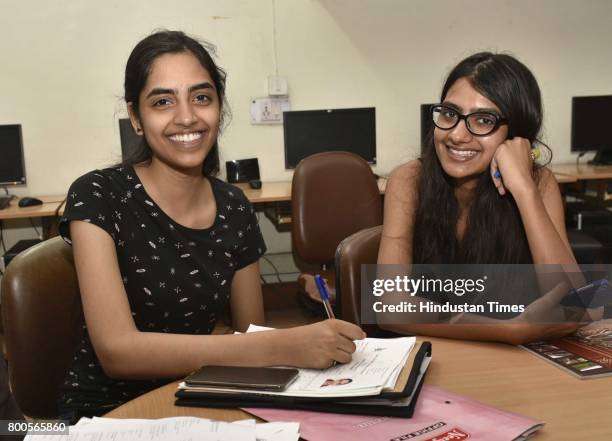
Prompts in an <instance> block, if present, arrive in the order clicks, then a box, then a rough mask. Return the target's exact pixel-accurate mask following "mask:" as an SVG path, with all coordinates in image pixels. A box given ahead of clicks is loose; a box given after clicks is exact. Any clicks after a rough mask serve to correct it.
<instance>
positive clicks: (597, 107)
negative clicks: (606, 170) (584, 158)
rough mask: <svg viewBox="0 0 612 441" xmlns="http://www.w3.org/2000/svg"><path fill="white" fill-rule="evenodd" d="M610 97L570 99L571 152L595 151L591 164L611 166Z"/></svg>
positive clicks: (611, 107) (611, 115) (611, 98)
mask: <svg viewBox="0 0 612 441" xmlns="http://www.w3.org/2000/svg"><path fill="white" fill-rule="evenodd" d="M611 120H612V95H601V96H575V97H573V98H572V144H571V150H572V152H585V151H590V150H596V151H597V154H596V155H595V158H593V160H592V161H591V163H592V164H612V138H610V134H609V124H610V121H611Z"/></svg>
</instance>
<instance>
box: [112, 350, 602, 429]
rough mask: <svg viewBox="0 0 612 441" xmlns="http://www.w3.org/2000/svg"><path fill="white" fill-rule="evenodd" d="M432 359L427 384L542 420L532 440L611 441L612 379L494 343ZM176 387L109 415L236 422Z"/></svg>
mask: <svg viewBox="0 0 612 441" xmlns="http://www.w3.org/2000/svg"><path fill="white" fill-rule="evenodd" d="M427 340H429V341H431V342H432V343H433V359H432V362H431V365H430V367H429V371H428V374H427V377H426V383H427V384H431V385H434V386H438V387H442V388H445V389H447V390H449V391H452V392H455V393H458V394H462V395H465V396H468V397H470V398H473V399H476V400H478V401H481V402H483V403H486V404H489V405H492V406H495V407H498V408H500V409H503V410H506V411H511V412H516V413H519V414H522V415H525V416H529V417H532V418H537V419H541V420H543V421H544V422H546V425H545V426H544V428H543V429H542V430H540V431H539V432H538V435H537V436H536V437H534V441H538V440H553V439H554V440H570V439H571V440H573V439H581V440H582V439H609V436H610V434H611V433H612V420H611V418H610V414H609V412H610V409H612V377H608V378H600V379H593V380H578V379H576V378H574V377H572V376H570V375H568V374H567V373H565V372H563V371H561V370H560V369H558V368H556V367H554V366H552V365H550V364H548V363H546V362H544V361H542V360H540V359H538V358H536V357H535V356H533V355H531V354H529V353H527V352H526V351H524V350H522V349H520V348H518V347H514V346H509V345H504V344H497V343H478V342H466V341H458V340H448V339H441V338H427ZM176 386H177V383H171V384H168V385H166V386H163V387H161V388H159V389H156V390H154V391H152V392H149V393H148V394H146V395H143V396H141V397H139V398H137V399H135V400H133V401H130V402H129V403H126V404H124V405H123V406H121V407H119V408H117V409H115V410H114V411H112V412H110V413H109V414H108V415H107V416H109V417H117V418H161V417H168V416H180V415H191V416H199V417H202V418H213V419H218V420H224V421H234V420H237V419H241V418H245V416H246V414H245V413H244V412H242V411H240V410H238V409H206V408H194V407H177V406H174V392H175V391H176Z"/></svg>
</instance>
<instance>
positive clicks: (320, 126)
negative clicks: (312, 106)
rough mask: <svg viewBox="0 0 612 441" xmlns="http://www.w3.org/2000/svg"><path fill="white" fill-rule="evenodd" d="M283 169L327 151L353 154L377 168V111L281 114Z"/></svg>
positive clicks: (329, 110) (358, 109)
mask: <svg viewBox="0 0 612 441" xmlns="http://www.w3.org/2000/svg"><path fill="white" fill-rule="evenodd" d="M283 130H284V134H285V168H288V169H291V168H295V167H296V166H297V165H298V163H299V162H300V161H301V160H302V159H304V158H305V157H307V156H310V155H313V154H315V153H322V152H330V151H332V152H333V151H347V152H352V153H356V154H357V155H359V156H361V157H362V158H363V159H365V160H366V161H367V162H369V163H370V164H376V109H375V108H374V107H364V108H356V109H327V110H302V111H290V112H284V113H283Z"/></svg>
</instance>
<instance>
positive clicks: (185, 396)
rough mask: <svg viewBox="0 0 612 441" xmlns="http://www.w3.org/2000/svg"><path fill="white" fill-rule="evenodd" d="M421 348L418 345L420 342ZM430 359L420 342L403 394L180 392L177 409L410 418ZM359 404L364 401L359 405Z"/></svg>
mask: <svg viewBox="0 0 612 441" xmlns="http://www.w3.org/2000/svg"><path fill="white" fill-rule="evenodd" d="M417 345H418V343H417ZM430 357H431V343H430V342H428V341H425V342H422V343H420V347H419V348H418V350H417V351H416V354H415V356H414V358H412V357H409V359H408V363H411V364H412V366H411V368H410V374H409V376H408V381H407V382H406V385H405V387H404V389H403V390H402V391H397V392H388V391H383V392H382V393H381V394H380V395H375V396H364V397H331V396H330V397H289V396H282V395H280V396H279V395H263V394H261V395H259V394H253V393H249V394H241V393H240V392H237V393H235V394H234V393H227V392H208V391H207V392H200V391H188V390H182V389H180V390H178V391H177V392H176V394H175V396H176V398H177V399H176V401H175V403H174V404H175V405H177V406H188V407H264V408H286V409H299V410H313V411H318V412H330V413H347V414H355V415H377V416H394V417H403V418H410V417H411V416H412V414H413V413H414V407H415V405H416V402H417V398H418V396H419V393H420V391H421V387H422V385H423V382H424V378H425V375H424V374H423V375H421V367H422V366H423V364H424V363H427V362H428V361H429V360H428V358H430ZM410 396H412V398H411V400H410V402H409V403H408V405H401V406H390V405H383V404H372V402H371V401H372V400H375V399H386V400H398V399H401V398H405V397H410ZM359 401H365V402H364V403H363V404H360V403H359Z"/></svg>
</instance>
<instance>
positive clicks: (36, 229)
mask: <svg viewBox="0 0 612 441" xmlns="http://www.w3.org/2000/svg"><path fill="white" fill-rule="evenodd" d="M28 219H30V223H31V224H32V228H34V231H36V235H37V236H38V237H39V238H40V239H42V236H41V235H40V232H39V231H38V228H36V225H35V224H34V220H33V219H32V218H31V217H30V218H28Z"/></svg>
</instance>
